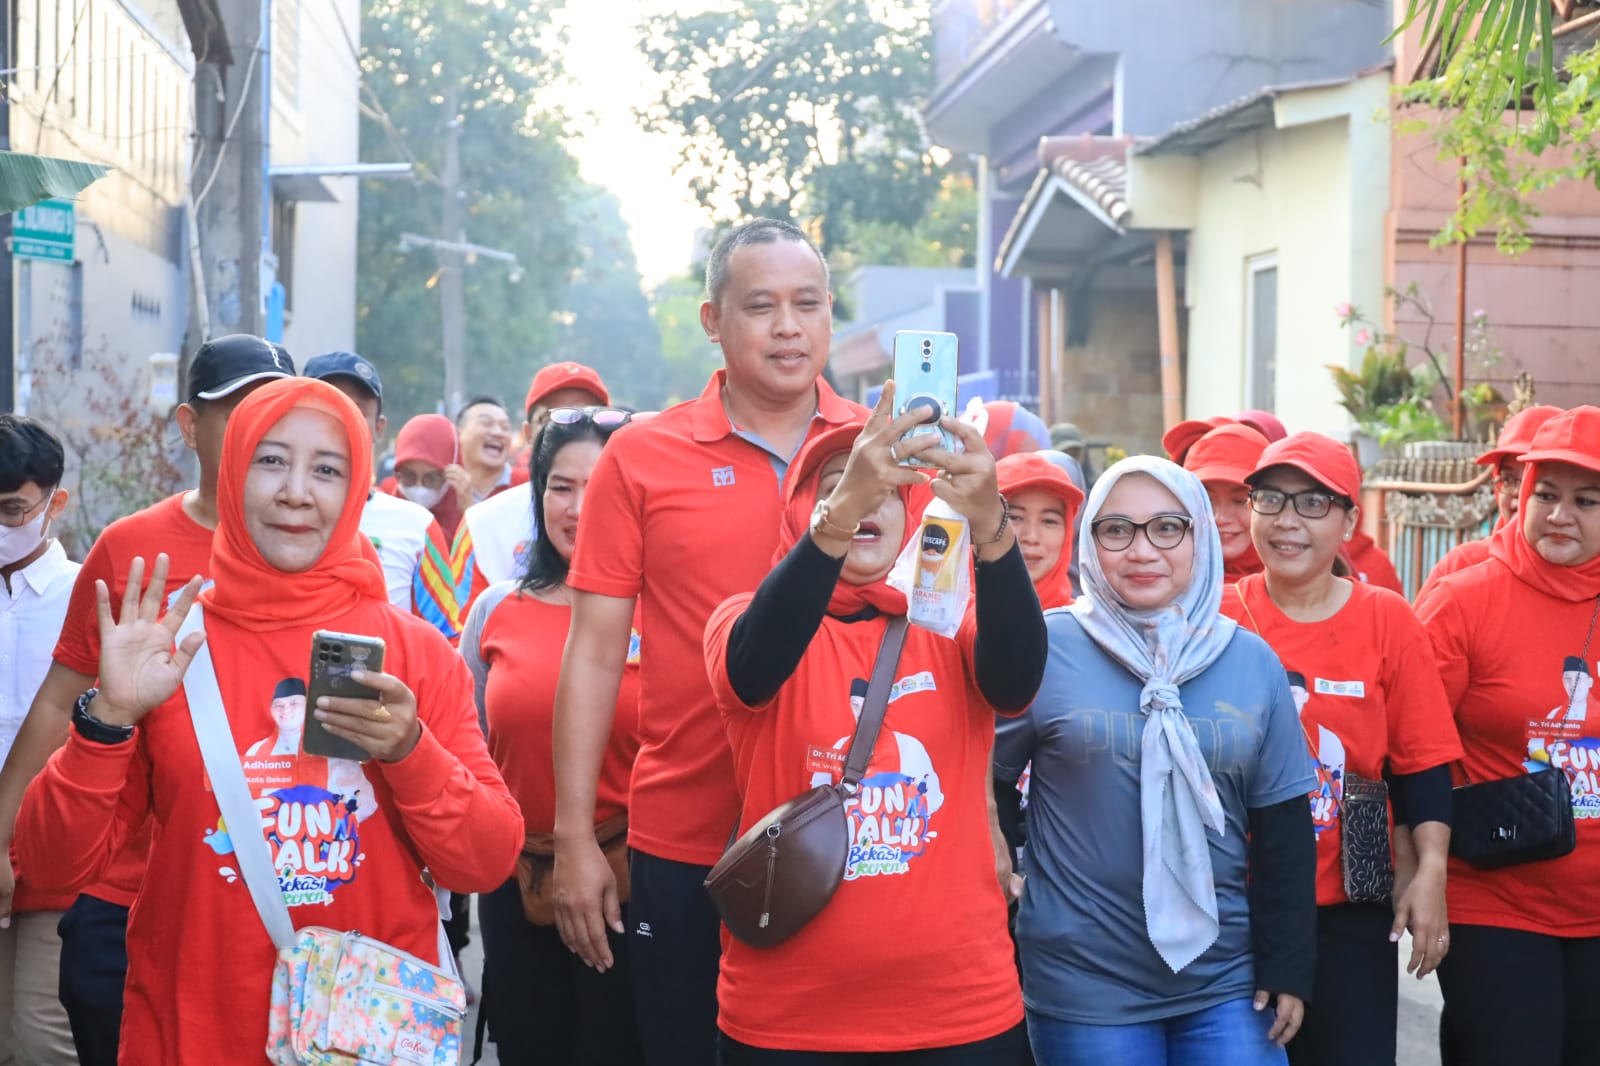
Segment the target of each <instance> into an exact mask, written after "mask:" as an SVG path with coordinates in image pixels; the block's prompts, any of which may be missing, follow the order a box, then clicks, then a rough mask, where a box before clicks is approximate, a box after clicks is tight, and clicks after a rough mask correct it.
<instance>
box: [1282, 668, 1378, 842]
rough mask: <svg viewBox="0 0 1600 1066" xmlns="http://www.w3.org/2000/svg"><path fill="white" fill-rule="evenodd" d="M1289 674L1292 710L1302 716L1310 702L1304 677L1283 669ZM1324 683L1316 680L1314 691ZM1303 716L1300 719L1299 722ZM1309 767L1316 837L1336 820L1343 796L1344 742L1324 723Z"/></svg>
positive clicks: (1320, 688)
mask: <svg viewBox="0 0 1600 1066" xmlns="http://www.w3.org/2000/svg"><path fill="white" fill-rule="evenodd" d="M1287 672H1288V675H1289V692H1290V694H1292V695H1293V696H1294V709H1295V712H1296V713H1297V714H1300V715H1302V716H1303V715H1304V714H1305V710H1306V704H1307V703H1309V702H1310V701H1311V693H1310V691H1308V690H1307V688H1306V677H1305V675H1304V674H1302V673H1300V672H1299V671H1297V670H1290V671H1287ZM1324 684H1326V682H1324V681H1323V680H1322V679H1321V678H1318V679H1317V691H1318V692H1321V691H1322V686H1323V685H1324ZM1344 684H1352V685H1360V684H1361V682H1359V681H1352V682H1344ZM1304 721H1305V719H1304V717H1302V718H1301V722H1302V725H1303V723H1304ZM1306 743H1307V744H1310V743H1311V732H1310V730H1309V729H1308V730H1306ZM1311 761H1312V764H1313V765H1312V769H1313V772H1314V773H1315V774H1316V777H1317V787H1316V789H1315V791H1313V792H1312V793H1311V826H1312V828H1313V829H1314V830H1316V833H1317V835H1318V836H1321V835H1322V834H1323V833H1326V832H1327V831H1328V830H1329V829H1332V828H1333V827H1334V826H1335V825H1337V824H1338V822H1339V803H1340V802H1341V801H1342V800H1343V799H1344V762H1345V755H1344V741H1342V740H1340V739H1339V734H1337V733H1335V732H1334V731H1333V730H1331V729H1329V728H1328V727H1327V726H1324V725H1319V726H1317V739H1316V747H1315V748H1314V749H1312V751H1311Z"/></svg>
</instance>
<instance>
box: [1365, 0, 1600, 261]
mask: <svg viewBox="0 0 1600 1066" xmlns="http://www.w3.org/2000/svg"><path fill="white" fill-rule="evenodd" d="M1550 6H1551V5H1550V4H1549V3H1548V0H1410V3H1409V4H1408V6H1407V11H1406V19H1405V21H1404V22H1402V24H1401V29H1404V28H1406V27H1407V26H1409V25H1414V24H1415V22H1416V20H1417V19H1418V18H1419V17H1420V18H1422V19H1423V25H1424V31H1425V37H1424V39H1425V40H1433V39H1434V38H1437V39H1438V41H1439V45H1440V50H1441V51H1440V60H1441V66H1440V68H1439V70H1438V73H1437V74H1436V75H1435V76H1433V77H1429V78H1424V79H1422V80H1419V81H1418V82H1416V83H1414V84H1412V85H1410V86H1407V87H1405V88H1404V89H1403V90H1402V92H1401V99H1402V100H1403V101H1405V102H1407V103H1410V104H1421V105H1425V106H1427V107H1429V108H1433V109H1436V113H1435V114H1434V115H1433V116H1432V117H1431V118H1430V120H1428V121H1426V122H1423V123H1418V122H1415V121H1412V122H1406V123H1402V124H1401V125H1400V126H1399V127H1398V128H1399V129H1401V131H1402V132H1406V131H1414V130H1415V129H1417V128H1418V126H1419V125H1420V126H1422V127H1423V128H1427V129H1429V131H1430V132H1431V134H1432V136H1433V139H1434V141H1435V143H1436V144H1437V145H1438V147H1439V157H1440V158H1441V159H1446V160H1450V161H1452V162H1453V161H1457V160H1459V161H1460V162H1459V165H1460V173H1461V175H1462V177H1463V179H1464V180H1465V185H1466V188H1465V191H1464V193H1463V194H1462V195H1461V196H1460V198H1459V200H1458V202H1457V205H1456V210H1455V212H1454V213H1453V215H1452V216H1451V218H1450V219H1449V220H1448V221H1447V222H1446V223H1445V225H1444V226H1443V227H1442V228H1441V229H1440V231H1439V233H1438V234H1437V236H1436V237H1435V240H1434V243H1435V244H1436V245H1437V244H1448V243H1454V242H1458V241H1463V240H1467V239H1469V238H1471V237H1474V236H1477V235H1478V234H1480V233H1485V232H1491V231H1492V232H1493V233H1494V236H1495V243H1496V246H1497V247H1498V248H1499V249H1500V250H1501V251H1502V252H1505V253H1507V254H1512V255H1515V254H1518V253H1520V252H1522V251H1525V250H1526V249H1527V248H1528V247H1529V246H1530V245H1531V244H1532V238H1531V236H1530V231H1531V229H1532V227H1533V225H1534V222H1535V220H1536V219H1537V218H1538V217H1539V208H1538V206H1537V203H1536V198H1537V197H1538V196H1539V194H1541V193H1543V192H1545V191H1547V190H1549V189H1551V188H1554V187H1555V186H1557V185H1559V184H1561V183H1563V182H1567V181H1587V182H1591V183H1593V182H1595V181H1596V179H1597V178H1600V154H1597V153H1600V149H1597V148H1596V146H1595V138H1594V134H1595V132H1596V127H1597V125H1600V107H1597V94H1596V92H1595V88H1594V87H1595V85H1596V80H1597V79H1596V74H1597V71H1596V68H1597V67H1600V47H1594V48H1589V49H1587V50H1584V51H1579V52H1575V53H1573V54H1572V55H1569V56H1568V57H1567V58H1566V59H1565V60H1564V61H1563V63H1562V65H1561V67H1560V69H1559V72H1558V70H1557V68H1556V66H1555V56H1556V51H1557V48H1556V45H1555V38H1553V37H1552V35H1551V31H1552V27H1551V18H1550ZM1396 32H1397V33H1398V32H1400V31H1399V30H1397V31H1396ZM1558 74H1559V76H1558ZM1530 102H1531V104H1532V107H1531V108H1528V107H1527V106H1526V105H1527V104H1528V103H1530ZM1553 160H1554V161H1553Z"/></svg>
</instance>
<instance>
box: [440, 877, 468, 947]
mask: <svg viewBox="0 0 1600 1066" xmlns="http://www.w3.org/2000/svg"><path fill="white" fill-rule="evenodd" d="M471 928H472V896H471V894H470V893H465V892H452V893H450V917H448V918H446V919H445V922H444V935H445V939H446V940H449V941H450V950H451V951H453V952H454V953H455V954H457V955H460V954H461V953H462V952H463V951H465V950H467V945H468V944H470V943H472V934H471V933H470V932H469V930H470V929H471Z"/></svg>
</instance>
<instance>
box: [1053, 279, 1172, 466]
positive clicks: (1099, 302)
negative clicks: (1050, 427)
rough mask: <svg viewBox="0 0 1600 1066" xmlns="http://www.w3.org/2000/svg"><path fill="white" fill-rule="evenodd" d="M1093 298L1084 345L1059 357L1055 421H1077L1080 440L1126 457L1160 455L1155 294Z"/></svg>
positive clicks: (1159, 369)
mask: <svg viewBox="0 0 1600 1066" xmlns="http://www.w3.org/2000/svg"><path fill="white" fill-rule="evenodd" d="M1093 300H1094V306H1093V309H1092V311H1091V314H1092V315H1093V318H1092V320H1091V324H1090V329H1089V337H1088V340H1087V342H1086V343H1085V344H1083V345H1082V346H1081V347H1068V348H1064V349H1063V350H1062V351H1061V353H1060V363H1059V367H1060V369H1059V374H1060V382H1061V384H1060V387H1059V389H1058V392H1057V401H1056V409H1055V410H1056V415H1055V417H1056V419H1057V420H1058V421H1062V422H1075V423H1077V425H1078V428H1079V429H1081V430H1083V433H1084V436H1085V437H1088V438H1089V439H1091V440H1108V441H1110V442H1111V443H1113V444H1116V445H1120V446H1121V447H1123V448H1126V449H1127V450H1128V453H1129V454H1130V455H1132V454H1137V453H1139V452H1148V453H1151V454H1155V455H1159V454H1161V359H1160V338H1159V336H1158V335H1157V331H1156V305H1155V293H1154V291H1153V290H1152V291H1150V292H1109V293H1097V294H1096V295H1095V296H1094V297H1093ZM1068 314H1069V316H1070V314H1071V311H1070V310H1069V311H1068ZM1068 324H1069V325H1070V323H1068Z"/></svg>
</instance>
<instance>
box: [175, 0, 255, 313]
mask: <svg viewBox="0 0 1600 1066" xmlns="http://www.w3.org/2000/svg"><path fill="white" fill-rule="evenodd" d="M218 6H219V8H220V9H221V12H222V19H223V25H224V32H225V34H226V36H227V41H228V49H229V53H230V54H229V56H228V58H227V61H225V62H221V63H217V62H206V63H202V64H199V67H198V68H197V70H196V73H195V101H196V106H197V108H198V109H199V112H200V114H199V122H198V130H199V140H198V143H197V145H196V156H197V159H198V165H197V166H196V167H195V173H194V178H193V187H192V188H191V190H190V192H191V195H192V196H193V197H194V202H195V217H194V224H195V226H196V228H197V230H198V234H199V242H200V256H199V259H200V268H199V269H200V270H202V271H203V280H204V288H205V295H206V300H205V306H206V309H207V311H208V312H209V315H208V317H209V319H210V320H209V321H207V322H196V323H195V328H194V329H192V330H191V338H193V337H195V336H196V335H198V338H199V339H200V340H204V339H206V338H208V337H214V336H217V335H218V334H222V333H255V334H260V333H261V332H262V330H263V329H265V327H266V315H265V312H264V307H265V305H264V301H263V299H262V295H263V294H262V286H261V282H262V277H261V270H262V266H261V263H262V252H263V251H264V247H265V229H266V226H265V219H266V217H267V212H268V211H269V209H270V201H269V200H268V199H267V197H268V196H269V190H268V186H267V177H266V174H267V158H268V142H267V138H268V130H267V121H268V119H267V116H268V112H269V108H270V107H271V96H270V92H271V88H270V87H271V84H272V83H271V72H272V63H271V52H272V29H271V27H272V9H271V0H221V2H220V3H219V5H218ZM204 68H209V69H204ZM213 74H214V75H215V77H213ZM219 85H220V86H221V90H222V91H221V92H220V93H218V92H217V87H218V86H219ZM194 306H195V308H196V310H197V311H198V301H196V304H195V305H194Z"/></svg>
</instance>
